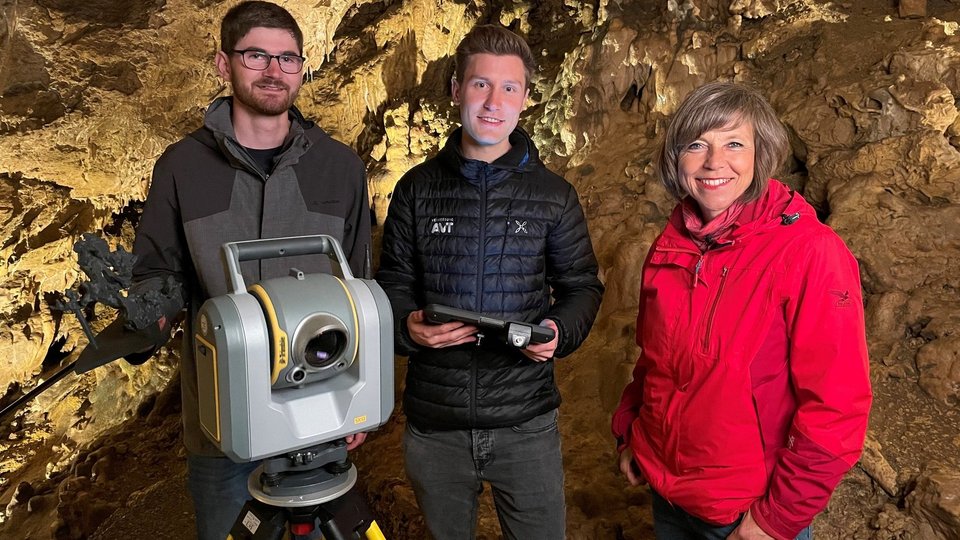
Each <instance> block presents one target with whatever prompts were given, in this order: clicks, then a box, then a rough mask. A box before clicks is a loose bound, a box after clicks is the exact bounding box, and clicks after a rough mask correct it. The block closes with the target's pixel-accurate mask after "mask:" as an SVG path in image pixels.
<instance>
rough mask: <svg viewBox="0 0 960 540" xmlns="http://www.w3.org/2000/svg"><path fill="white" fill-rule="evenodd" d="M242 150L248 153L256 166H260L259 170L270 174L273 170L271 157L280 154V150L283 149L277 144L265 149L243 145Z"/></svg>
mask: <svg viewBox="0 0 960 540" xmlns="http://www.w3.org/2000/svg"><path fill="white" fill-rule="evenodd" d="M243 148H244V150H246V151H247V153H248V154H250V157H252V158H253V160H254V161H255V162H256V163H257V167H260V170H261V171H263V172H264V173H265V174H270V173H272V172H273V158H275V157H277V155H279V154H280V150H283V146H278V147H276V148H267V149H266V150H258V149H256V148H247V147H246V146H244V147H243Z"/></svg>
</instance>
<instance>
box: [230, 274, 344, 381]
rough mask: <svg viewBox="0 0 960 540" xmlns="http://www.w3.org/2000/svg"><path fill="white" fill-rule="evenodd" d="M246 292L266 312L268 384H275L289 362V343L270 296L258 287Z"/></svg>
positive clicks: (255, 286)
mask: <svg viewBox="0 0 960 540" xmlns="http://www.w3.org/2000/svg"><path fill="white" fill-rule="evenodd" d="M248 292H249V293H250V294H252V295H253V296H256V297H257V299H258V300H260V305H262V306H263V309H264V311H266V315H267V325H268V326H269V327H270V338H271V339H272V340H273V343H272V346H271V347H270V352H271V353H272V355H273V359H272V360H273V361H272V362H271V366H272V367H271V371H270V384H275V383H276V382H277V379H278V378H280V372H281V371H283V369H284V368H285V367H287V364H288V363H289V361H290V359H289V355H290V351H289V345H290V341H289V339H288V338H287V333H286V332H284V331H283V330H282V329H281V328H280V323H279V322H277V310H276V309H274V307H273V302H271V301H270V295H268V294H267V291H265V290H264V289H263V287H261V286H260V285H251V286H250V289H249V290H248ZM354 317H356V315H354Z"/></svg>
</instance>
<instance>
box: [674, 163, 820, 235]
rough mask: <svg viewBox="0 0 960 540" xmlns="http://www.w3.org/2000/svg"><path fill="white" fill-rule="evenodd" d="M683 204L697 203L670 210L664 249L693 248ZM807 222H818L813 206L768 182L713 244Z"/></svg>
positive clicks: (777, 184)
mask: <svg viewBox="0 0 960 540" xmlns="http://www.w3.org/2000/svg"><path fill="white" fill-rule="evenodd" d="M684 204H696V203H695V202H694V201H692V200H691V199H690V198H689V197H687V198H685V199H684V200H682V201H680V203H679V204H677V206H676V207H675V208H674V209H673V212H672V213H671V214H670V219H669V221H668V226H667V228H666V229H665V230H664V232H663V244H662V245H663V246H664V247H675V248H679V247H683V248H689V247H693V246H694V244H693V242H692V240H690V234H689V233H688V232H687V228H686V224H685V223H684V221H683V205H684ZM808 219H812V220H814V221H816V220H817V213H816V210H814V208H813V206H811V205H810V203H808V202H807V201H806V200H805V199H804V198H803V196H802V195H800V194H799V193H797V192H796V191H793V190H792V189H790V188H789V187H787V186H786V185H784V184H783V183H782V182H780V181H779V180H776V179H774V178H771V179H770V180H769V181H768V183H767V189H766V190H765V191H764V192H763V193H762V194H761V195H760V197H759V198H758V199H757V200H755V201H752V202H750V203H749V204H747V205H746V207H745V208H744V209H743V211H742V212H741V213H740V217H739V218H737V221H736V222H735V223H734V225H733V227H731V228H730V230H729V231H727V232H726V233H724V234H723V235H722V236H721V237H720V238H717V240H716V242H717V244H727V243H730V242H735V241H738V240H740V239H742V238H746V237H748V236H751V235H753V234H756V233H758V232H761V231H765V230H769V229H773V228H776V227H782V226H789V225H793V224H795V223H798V222H801V221H803V220H808Z"/></svg>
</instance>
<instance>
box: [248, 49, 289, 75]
mask: <svg viewBox="0 0 960 540" xmlns="http://www.w3.org/2000/svg"><path fill="white" fill-rule="evenodd" d="M232 52H234V53H236V54H239V55H240V62H241V63H242V64H243V67H245V68H247V69H252V70H255V71H264V70H266V69H267V68H268V67H270V62H272V61H273V59H274V58H276V59H277V64H278V65H279V66H280V71H282V72H284V73H290V74H294V73H300V70H301V69H303V62H304V61H305V60H306V58H305V57H303V56H299V55H296V54H267V53H265V52H264V51H261V50H260V49H244V50H242V51H238V50H236V49H234V50H233V51H232Z"/></svg>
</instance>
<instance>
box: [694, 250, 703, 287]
mask: <svg viewBox="0 0 960 540" xmlns="http://www.w3.org/2000/svg"><path fill="white" fill-rule="evenodd" d="M701 268H703V254H702V253H701V254H700V258H699V259H697V265H696V266H694V267H693V288H694V289H696V288H697V282H698V281H700V269H701Z"/></svg>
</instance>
